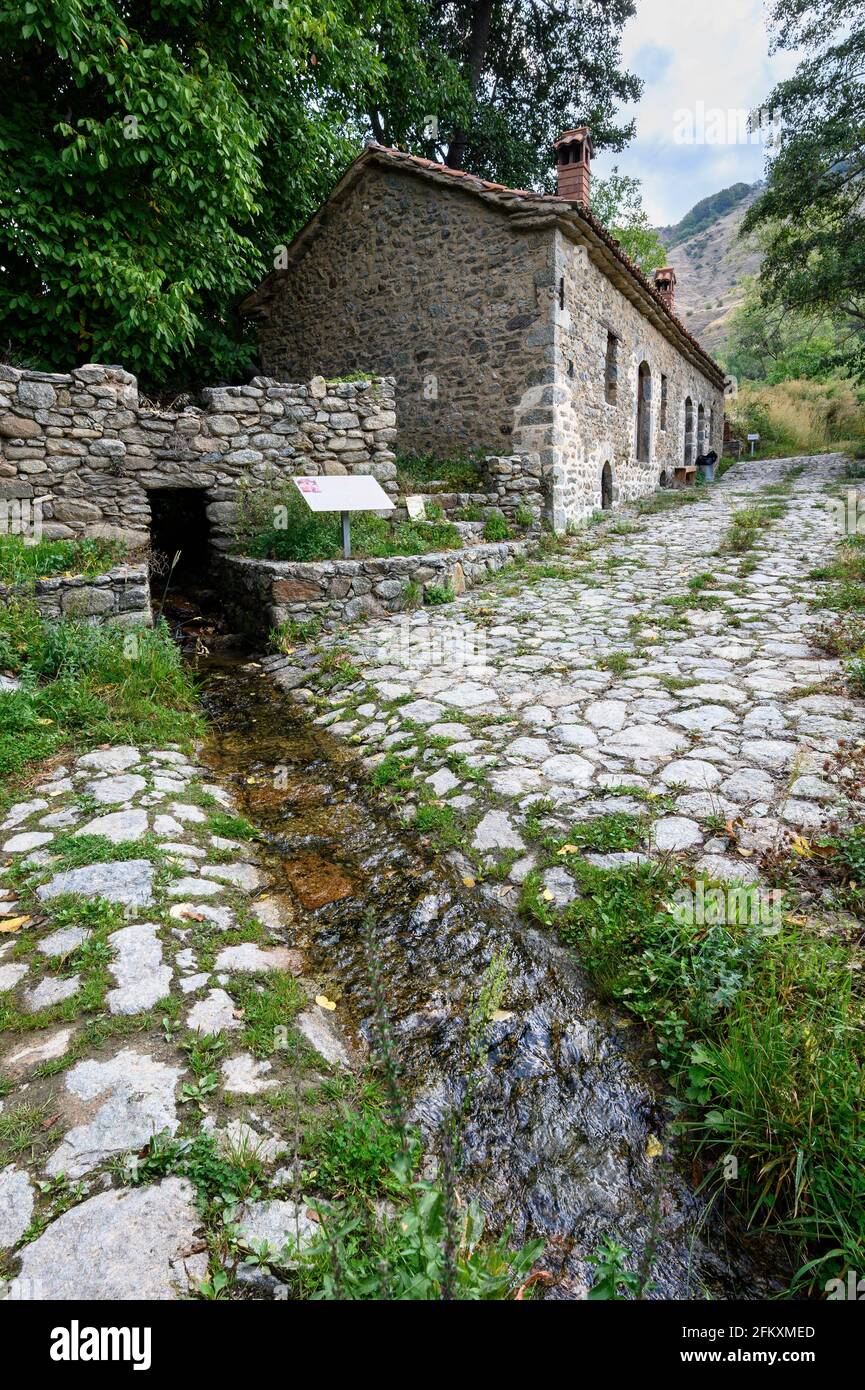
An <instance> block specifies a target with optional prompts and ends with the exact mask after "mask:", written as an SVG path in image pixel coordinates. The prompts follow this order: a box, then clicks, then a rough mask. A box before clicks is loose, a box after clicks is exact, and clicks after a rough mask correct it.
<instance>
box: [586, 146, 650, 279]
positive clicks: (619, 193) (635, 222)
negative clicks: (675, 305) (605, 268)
mask: <svg viewBox="0 0 865 1390" xmlns="http://www.w3.org/2000/svg"><path fill="white" fill-rule="evenodd" d="M592 212H593V213H594V214H595V216H596V217H598V218H599V219H600V220H601V222H603V223H604V226H605V227H606V228H607V229H608V230H609V231H610V232H612V234H613V236H614V237H616V239H617V240H618V241H620V242H621V243H622V246H623V247H624V249H625V251H626V252H627V254H628V255H629V256H630V258H631V260H632V261H636V263H637V265H638V266H639V267H640V269H641V270H643V271H644V272H645V273H646V274H647V275H648V274H649V272H650V271H652V270H655V269H656V268H657V267H658V266H661V265H665V264H666V260H667V252H666V248H665V247H664V243H663V242H662V241H661V238H660V237H659V235H658V233H657V232H656V231H655V229H654V228H653V227H652V226H651V224H650V222H649V217H648V213H647V212H646V211H645V209H644V208H643V194H642V185H641V184H640V180H639V179H634V178H631V176H630V175H629V174H620V173H619V170H618V167H617V166H616V165H615V164H614V165H613V167H612V169H611V170H610V173H609V175H608V177H607V178H605V179H593V180H592Z"/></svg>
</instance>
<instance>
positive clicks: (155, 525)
mask: <svg viewBox="0 0 865 1390" xmlns="http://www.w3.org/2000/svg"><path fill="white" fill-rule="evenodd" d="M148 501H149V503H150V549H151V563H150V598H151V603H152V605H153V610H154V613H155V614H156V616H157V617H160V616H161V617H164V618H165V619H166V621H167V622H168V624H169V626H170V627H171V629H172V631H173V633H174V636H175V638H176V639H177V641H179V642H180V643H181V645H182V646H184V647H189V646H193V645H196V644H197V643H199V642H205V643H206V644H210V643H211V642H213V641H215V640H216V639H217V638H218V637H219V636H220V634H223V633H224V631H225V623H224V619H223V614H222V610H221V606H220V603H219V595H218V592H217V590H216V589H215V587H214V581H213V574H212V552H211V548H210V523H209V521H208V519H207V511H206V507H207V501H206V497H205V494H204V492H203V490H202V489H201V488H191V487H175V488H154V489H153V491H151V492H149V493H148Z"/></svg>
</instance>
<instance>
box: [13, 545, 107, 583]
mask: <svg viewBox="0 0 865 1390" xmlns="http://www.w3.org/2000/svg"><path fill="white" fill-rule="evenodd" d="M125 554H126V547H125V546H124V545H123V544H121V542H120V541H109V540H102V539H100V538H93V539H87V540H80V541H37V542H36V544H35V545H27V544H25V542H24V538H23V537H22V536H15V535H5V536H3V535H0V583H3V584H27V583H28V582H30V581H32V580H34V579H38V578H41V577H43V576H46V575H52V574H102V573H103V572H104V571H105V570H107V569H110V568H111V566H112V565H116V564H117V563H118V562H119V561H120V560H122V558H123V556H124V555H125Z"/></svg>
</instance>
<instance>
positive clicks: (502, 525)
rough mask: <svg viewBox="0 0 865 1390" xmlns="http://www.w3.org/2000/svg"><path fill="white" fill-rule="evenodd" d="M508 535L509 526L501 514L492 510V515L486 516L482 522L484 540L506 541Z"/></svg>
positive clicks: (508, 537) (508, 538)
mask: <svg viewBox="0 0 865 1390" xmlns="http://www.w3.org/2000/svg"><path fill="white" fill-rule="evenodd" d="M510 537H511V528H510V526H509V525H508V523H507V521H506V520H505V518H504V517H503V516H501V515H500V514H499V513H498V512H493V514H492V516H489V517H487V519H486V522H485V523H484V540H485V541H507V540H510Z"/></svg>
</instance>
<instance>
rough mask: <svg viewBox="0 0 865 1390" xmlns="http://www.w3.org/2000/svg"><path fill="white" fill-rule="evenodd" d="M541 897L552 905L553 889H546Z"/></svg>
mask: <svg viewBox="0 0 865 1390" xmlns="http://www.w3.org/2000/svg"><path fill="white" fill-rule="evenodd" d="M541 897H542V898H543V900H544V902H545V903H551V902H552V901H553V892H552V889H550V888H545V889H544V891H543V893H542V894H541Z"/></svg>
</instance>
